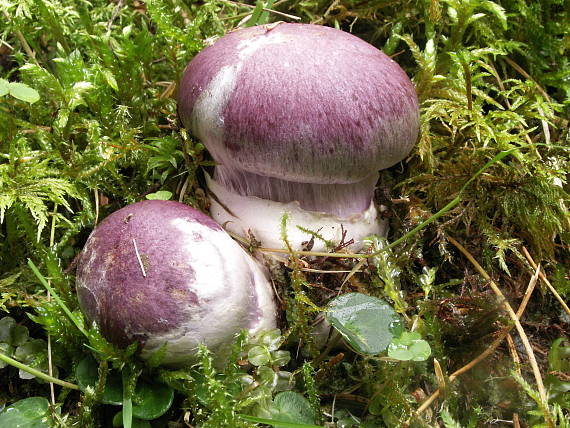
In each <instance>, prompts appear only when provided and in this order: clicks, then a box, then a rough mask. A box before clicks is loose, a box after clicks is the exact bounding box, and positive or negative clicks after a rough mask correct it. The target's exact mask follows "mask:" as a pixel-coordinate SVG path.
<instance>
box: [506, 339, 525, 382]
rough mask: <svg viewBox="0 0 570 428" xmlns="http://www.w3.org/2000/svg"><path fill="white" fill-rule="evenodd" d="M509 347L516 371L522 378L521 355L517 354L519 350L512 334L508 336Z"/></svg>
mask: <svg viewBox="0 0 570 428" xmlns="http://www.w3.org/2000/svg"><path fill="white" fill-rule="evenodd" d="M507 345H508V347H509V352H510V353H511V357H512V359H513V363H515V364H514V365H515V371H516V372H517V374H518V375H519V376H522V371H521V359H520V357H519V353H518V352H517V348H516V346H515V342H514V340H513V336H511V334H510V333H509V334H507Z"/></svg>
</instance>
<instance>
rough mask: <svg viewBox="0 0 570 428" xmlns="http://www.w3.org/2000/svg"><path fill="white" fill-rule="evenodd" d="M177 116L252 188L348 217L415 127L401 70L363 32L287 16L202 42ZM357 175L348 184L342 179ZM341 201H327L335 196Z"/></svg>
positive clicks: (228, 175) (237, 188)
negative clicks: (296, 20)
mask: <svg viewBox="0 0 570 428" xmlns="http://www.w3.org/2000/svg"><path fill="white" fill-rule="evenodd" d="M178 106H179V114H180V118H181V120H182V122H183V124H184V126H185V127H186V128H187V129H189V130H191V131H192V133H193V134H194V135H195V136H196V137H198V138H199V139H200V140H201V141H202V142H203V143H204V144H205V146H206V147H207V149H208V150H209V152H210V153H211V154H212V156H213V157H214V159H215V160H216V162H217V163H218V166H217V167H216V172H215V179H216V180H217V181H218V182H220V184H222V185H223V186H225V187H226V188H228V189H230V190H232V191H234V192H236V193H238V194H241V195H247V196H257V197H261V198H266V199H270V200H273V201H280V202H291V201H294V200H297V201H299V203H300V205H301V207H303V208H305V209H308V210H316V211H324V212H332V213H333V214H340V215H347V214H353V213H359V212H362V211H364V210H365V209H367V208H368V207H369V206H370V201H371V199H372V196H373V189H374V185H375V182H376V178H377V171H378V170H379V169H383V168H387V167H389V166H391V165H393V164H395V163H397V162H399V161H400V160H402V159H403V158H404V157H405V156H406V155H407V154H408V153H409V152H410V150H411V149H412V147H413V145H414V144H415V141H416V139H417V135H418V129H419V109H418V99H417V96H416V93H415V89H414V86H413V84H412V83H411V81H410V79H409V78H408V76H407V75H406V73H405V72H404V71H403V70H402V69H401V68H400V67H399V66H398V64H396V63H395V62H394V61H393V60H391V59H390V58H389V57H388V56H386V55H385V54H384V53H382V52H381V51H379V50H378V49H376V48H375V47H374V46H372V45H370V44H368V43H366V42H364V41H362V40H361V39H359V38H357V37H355V36H353V35H351V34H348V33H345V32H343V31H340V30H336V29H333V28H330V27H324V26H318V25H307V24H287V23H282V24H278V25H274V26H258V27H251V28H247V29H241V30H238V31H234V32H231V33H229V34H227V35H226V36H224V37H222V38H221V39H219V40H218V41H217V42H216V43H214V44H213V45H212V46H210V47H207V48H206V49H204V50H203V51H202V52H200V53H199V54H198V55H197V56H196V57H195V58H194V59H193V60H192V61H191V62H190V64H189V65H188V66H187V68H186V71H185V73H184V76H183V78H182V81H181V83H180V89H179V95H178ZM347 184H356V186H348V187H346V189H345V188H344V187H342V186H340V187H339V185H347ZM338 192H341V193H342V198H343V200H342V201H340V202H339V201H338V200H336V201H335V202H334V203H331V202H330V201H331V197H333V196H335V199H338V196H336V195H337V194H338Z"/></svg>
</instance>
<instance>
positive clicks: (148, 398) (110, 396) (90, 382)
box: [75, 357, 174, 420]
mask: <svg viewBox="0 0 570 428" xmlns="http://www.w3.org/2000/svg"><path fill="white" fill-rule="evenodd" d="M75 376H76V378H77V383H78V384H79V388H80V389H81V390H82V391H85V389H86V388H87V387H88V386H90V387H92V388H94V387H95V385H96V383H97V379H98V377H99V374H98V368H97V362H96V361H95V359H94V358H92V357H86V358H84V359H83V360H81V361H80V362H79V364H78V365H77V369H76V371H75ZM101 401H102V402H103V403H104V404H114V405H117V406H120V405H122V404H123V385H122V383H121V377H120V376H118V375H117V373H116V372H109V375H108V376H107V382H106V383H105V391H104V392H103V398H102V400H101ZM173 401H174V390H173V389H172V388H170V387H169V386H167V385H165V384H162V383H154V382H152V383H151V382H146V381H144V380H139V381H138V383H137V386H136V388H135V392H134V394H133V397H132V414H133V416H134V417H136V418H139V419H146V420H152V419H156V418H158V417H160V416H162V415H163V414H164V413H166V411H167V410H168V409H169V408H170V406H171V405H172V402H173Z"/></svg>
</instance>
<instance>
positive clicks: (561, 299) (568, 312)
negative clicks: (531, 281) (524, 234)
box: [522, 247, 570, 316]
mask: <svg viewBox="0 0 570 428" xmlns="http://www.w3.org/2000/svg"><path fill="white" fill-rule="evenodd" d="M522 250H523V254H524V256H525V257H526V259H527V260H528V262H529V263H530V265H531V266H532V268H533V269H534V270H536V269H537V267H536V263H535V262H534V260H533V259H532V257H531V255H530V253H529V252H528V250H527V249H526V248H525V247H523V249H522ZM539 276H540V279H542V282H544V283H545V284H546V286H547V287H548V289H549V290H550V292H551V293H552V294H554V297H556V299H557V300H558V301H559V302H560V304H561V305H562V308H564V310H565V311H566V313H567V314H568V316H570V308H568V305H567V304H566V302H564V299H563V298H562V297H561V296H560V294H558V292H557V291H556V288H554V287H553V286H552V284H551V283H550V281H549V280H548V278H546V276H545V275H544V273H542V272H540V273H539Z"/></svg>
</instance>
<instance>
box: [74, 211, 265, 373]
mask: <svg viewBox="0 0 570 428" xmlns="http://www.w3.org/2000/svg"><path fill="white" fill-rule="evenodd" d="M77 294H78V298H79V304H80V307H81V309H82V311H83V313H84V314H85V317H86V319H87V321H88V322H90V323H91V322H95V323H96V324H97V325H98V326H99V328H100V330H101V333H102V334H103V336H104V337H105V338H106V339H107V340H109V341H110V342H111V343H114V344H116V345H119V346H126V345H129V344H131V343H133V342H140V343H141V344H142V357H143V358H147V357H149V356H150V355H152V354H153V353H154V352H156V351H157V350H159V349H161V348H162V347H164V346H165V347H166V350H165V355H164V357H163V359H162V363H163V364H168V365H180V364H184V363H188V362H191V361H193V359H194V356H195V351H196V348H197V346H198V345H199V344H205V345H206V346H208V348H209V349H210V350H211V351H213V352H214V354H215V355H216V361H218V362H222V361H223V360H224V358H225V357H227V355H226V353H227V351H228V347H229V346H230V345H231V344H232V343H233V341H234V338H235V336H236V334H237V333H239V331H240V330H241V329H248V330H249V331H250V333H252V334H255V333H256V332H258V331H260V330H261V329H269V328H275V324H276V307H275V304H274V301H273V289H272V286H271V284H270V283H269V282H268V280H267V278H266V276H265V273H264V271H263V270H262V268H261V267H260V266H259V265H258V264H257V262H256V261H255V260H253V259H252V258H251V257H250V256H249V255H248V254H247V253H246V252H245V251H244V250H243V249H242V248H241V247H240V246H239V245H238V244H237V243H236V242H235V241H234V240H232V238H231V237H230V236H229V235H228V234H227V233H226V232H225V231H224V230H223V229H222V228H221V227H220V226H219V225H218V224H217V223H216V222H214V221H213V220H212V219H211V218H209V217H208V216H206V215H205V214H203V213H201V212H199V211H197V210H194V209H193V208H190V207H188V206H187V205H184V204H181V203H178V202H172V201H144V202H138V203H136V204H132V205H128V206H126V207H124V208H122V209H120V210H118V211H116V212H114V213H113V214H111V215H110V216H108V217H107V218H106V219H105V220H104V221H103V222H102V223H101V224H99V225H98V226H97V227H96V228H95V230H94V231H93V233H92V234H91V235H90V237H89V239H88V240H87V243H86V245H85V247H84V249H83V252H82V254H81V258H80V260H79V264H78V268H77Z"/></svg>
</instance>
